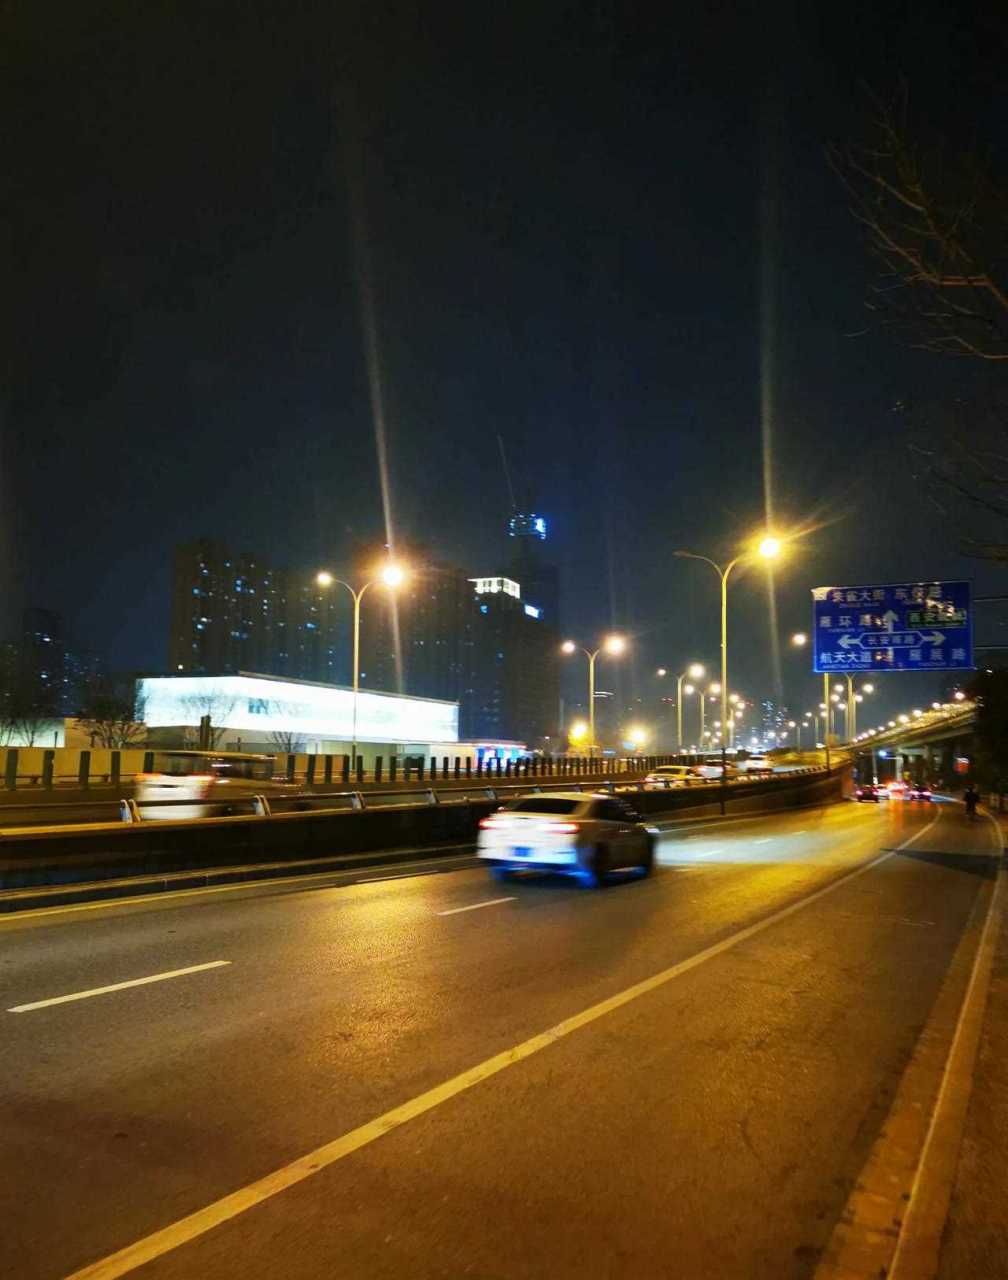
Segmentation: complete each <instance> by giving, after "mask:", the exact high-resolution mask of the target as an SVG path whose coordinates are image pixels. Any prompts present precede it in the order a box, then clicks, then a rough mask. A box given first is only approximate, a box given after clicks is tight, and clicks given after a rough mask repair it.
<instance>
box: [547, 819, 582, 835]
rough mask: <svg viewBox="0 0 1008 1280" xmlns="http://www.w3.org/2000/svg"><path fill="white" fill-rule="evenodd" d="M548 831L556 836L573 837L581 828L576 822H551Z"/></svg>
mask: <svg viewBox="0 0 1008 1280" xmlns="http://www.w3.org/2000/svg"><path fill="white" fill-rule="evenodd" d="M546 830H547V831H548V832H549V833H550V834H551V835H555V836H572V835H573V834H574V832H575V831H580V830H581V828H580V826H579V825H578V824H577V823H576V822H550V823H548V824H547V826H546Z"/></svg>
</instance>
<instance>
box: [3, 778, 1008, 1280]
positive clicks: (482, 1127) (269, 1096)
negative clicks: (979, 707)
mask: <svg viewBox="0 0 1008 1280" xmlns="http://www.w3.org/2000/svg"><path fill="white" fill-rule="evenodd" d="M995 835H996V833H995V830H994V827H993V824H992V823H990V822H983V821H981V822H977V823H973V824H968V823H967V822H966V821H965V819H964V818H963V816H962V813H961V809H960V808H959V806H958V805H953V804H950V803H949V804H936V805H920V804H919V805H910V804H904V803H901V802H897V801H893V802H890V803H888V804H882V805H879V806H874V805H861V806H859V805H854V804H849V803H848V804H841V805H836V806H833V807H832V808H828V809H821V810H809V811H804V812H798V813H791V814H778V815H773V816H765V817H759V818H747V819H728V820H720V821H717V822H713V823H712V822H705V823H702V824H700V823H697V824H692V825H690V824H683V825H680V826H678V827H675V828H673V829H671V830H669V831H668V832H667V833H666V834H665V835H664V836H663V838H662V843H661V849H660V855H659V858H660V865H659V867H658V869H657V871H656V873H655V875H654V876H653V877H652V878H650V879H648V880H639V879H634V880H629V881H627V882H625V883H619V884H612V885H611V886H609V887H608V888H606V889H604V890H601V891H591V890H586V889H583V888H580V887H578V886H577V885H575V884H574V883H573V882H567V881H562V880H551V879H543V878H534V877H530V878H525V879H519V880H515V881H514V882H512V883H508V884H499V883H496V882H492V881H491V880H490V879H489V878H488V876H487V875H486V873H485V871H484V869H483V868H481V867H478V866H474V865H473V860H472V859H458V860H455V861H454V862H452V863H450V864H447V865H444V864H431V863H426V864H420V865H417V866H415V867H404V866H402V865H400V866H397V867H395V868H394V869H389V870H388V871H387V872H383V871H382V869H381V868H374V867H371V868H367V869H364V870H358V871H356V872H351V873H343V874H340V875H333V876H330V877H326V878H322V877H318V878H315V879H313V880H312V881H311V882H310V884H306V885H296V884H295V885H290V884H285V885H282V886H279V885H270V884H268V883H266V884H252V885H240V886H233V887H227V888H217V889H214V890H209V891H193V892H188V893H180V894H174V895H172V894H169V895H162V896H160V897H159V898H158V899H157V900H153V901H150V900H148V901H143V902H129V901H125V902H124V901H119V902H115V903H109V904H84V905H80V906H76V907H69V908H57V909H50V910H47V911H44V912H38V913H34V914H32V915H30V916H20V915H19V916H17V917H14V918H10V919H4V920H3V921H0V997H2V999H0V1020H2V1023H0V1025H2V1041H0V1043H2V1051H0V1073H2V1083H3V1094H4V1097H3V1103H4V1123H3V1125H2V1129H0V1132H2V1141H0V1162H2V1164H0V1208H2V1223H3V1230H2V1232H0V1275H3V1276H12V1277H18V1280H35V1278H39V1280H49V1278H51V1277H65V1276H68V1275H71V1274H74V1275H76V1274H77V1273H78V1272H81V1273H82V1274H84V1275H88V1276H92V1277H103V1278H106V1280H107V1278H108V1277H111V1276H119V1275H136V1276H138V1277H140V1278H142V1280H168V1278H169V1277H171V1278H173V1280H192V1278H193V1277H200V1278H201V1280H202V1278H206V1280H216V1278H224V1277H227V1278H228V1280H237V1278H238V1277H260V1276H261V1277H283V1278H284V1280H288V1278H290V1280H342V1278H344V1277H345V1278H346V1280H351V1278H353V1280H359V1278H360V1277H389V1278H392V1277H396V1278H397V1280H401V1278H402V1277H410V1278H411V1280H412V1278H414V1277H416V1278H425V1277H451V1278H454V1277H469V1276H472V1277H478V1278H480V1280H490V1278H493V1280H498V1278H511V1277H540V1276H542V1277H547V1276H548V1277H550V1278H551V1280H561V1278H566V1277H571V1278H573V1277H581V1278H583V1277H646V1278H650V1277H666V1276H667V1277H677V1278H683V1277H685V1278H687V1280H689V1278H692V1277H712V1278H713V1277H717V1278H718V1280H724V1278H725V1277H747V1278H748V1277H768V1278H773V1280H779V1278H781V1277H791V1276H795V1277H797V1276H813V1275H815V1274H816V1270H817V1267H819V1266H820V1264H821V1263H822V1260H823V1257H824V1251H825V1250H826V1249H827V1246H828V1244H829V1242H830V1240H831V1237H832V1236H833V1233H834V1229H835V1227H836V1225H837V1223H838V1221H840V1220H841V1218H842V1216H843V1215H844V1213H845V1211H846V1206H847V1205H848V1201H849V1198H850V1196H851V1193H852V1191H853V1189H854V1188H855V1186H856V1184H857V1182H858V1179H859V1176H860V1174H861V1171H862V1169H863V1168H864V1166H865V1163H866V1161H867V1160H868V1158H869V1156H870V1154H871V1152H872V1150H873V1147H874V1146H875V1144H876V1141H877V1139H878V1138H879V1135H880V1133H881V1132H882V1130H883V1125H884V1122H885V1120H886V1116H887V1114H888V1112H889V1109H890V1106H891V1105H892V1102H893V1098H894V1096H895V1095H896V1094H897V1091H898V1087H899V1085H900V1081H901V1079H902V1078H903V1076H904V1072H905V1070H906V1069H907V1067H908V1063H910V1061H911V1058H912V1055H913V1053H914V1051H915V1046H916V1045H917V1043H918V1040H919V1038H920V1036H921V1031H922V1028H924V1027H925V1025H926V1024H927V1023H928V1019H929V1016H930V1014H931V1011H932V1008H933V1007H934V1006H935V1004H936V1001H937V1000H938V999H939V996H940V993H941V992H942V990H943V989H944V987H943V984H946V985H947V982H948V980H949V975H950V973H953V972H954V971H955V966H956V964H957V963H959V961H957V960H956V957H957V956H958V957H960V959H961V956H962V953H963V949H964V947H965V945H966V942H967V941H968V940H969V937H970V936H971V933H970V931H971V930H974V929H975V928H976V926H977V923H978V921H979V919H980V916H981V915H982V911H983V909H985V906H986V899H985V896H984V895H985V894H986V895H987V897H989V895H990V891H991V883H992V882H991V879H990V868H991V865H992V863H991V858H990V854H991V853H992V852H993V851H994V849H995V847H996V839H995ZM908 841H909V843H907V842H908ZM900 846H903V847H902V848H901V847H900ZM141 979H153V980H151V981H143V982H141V981H139V980H141ZM110 987H111V988H114V989H112V990H109V989H108V988H110ZM67 997H74V998H72V999H67ZM918 1105H919V1104H918ZM91 1264H94V1265H91ZM990 1274H995V1270H994V1268H993V1266H992V1270H991V1272H990ZM998 1274H999V1273H998Z"/></svg>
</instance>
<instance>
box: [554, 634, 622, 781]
mask: <svg viewBox="0 0 1008 1280" xmlns="http://www.w3.org/2000/svg"><path fill="white" fill-rule="evenodd" d="M625 648H626V641H625V640H624V639H623V637H622V636H608V637H607V638H606V639H605V640H603V642H602V643H601V644H600V645H599V647H598V648H597V649H586V648H585V647H584V645H576V644H575V643H574V641H573V640H565V641H564V642H563V644H562V645H561V646H560V650H561V652H562V653H575V652H576V651H577V650H578V649H580V650H581V652H582V653H583V654H584V655H585V657H586V658H587V659H588V752H589V754H590V755H594V754H595V659H596V658H597V657H598V656H599V654H600V653H602V652H603V650H604V651H605V652H606V653H611V654H614V655H615V654H620V653H622V652H623V650H624V649H625Z"/></svg>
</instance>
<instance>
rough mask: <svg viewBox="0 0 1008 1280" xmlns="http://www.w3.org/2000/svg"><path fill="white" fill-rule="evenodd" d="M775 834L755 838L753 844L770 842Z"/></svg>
mask: <svg viewBox="0 0 1008 1280" xmlns="http://www.w3.org/2000/svg"><path fill="white" fill-rule="evenodd" d="M773 838H774V837H773V836H764V837H763V839H762V840H754V841H753V844H769V843H770V841H771V840H772V839H773Z"/></svg>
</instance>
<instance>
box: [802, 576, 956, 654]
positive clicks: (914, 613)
mask: <svg viewBox="0 0 1008 1280" xmlns="http://www.w3.org/2000/svg"><path fill="white" fill-rule="evenodd" d="M812 627H813V632H814V644H813V663H814V668H813V669H814V670H815V671H819V672H823V671H956V670H960V669H962V668H964V667H972V666H973V616H972V613H971V611H970V584H969V583H968V582H900V583H896V584H894V585H890V586H885V587H814V588H813V590H812Z"/></svg>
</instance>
